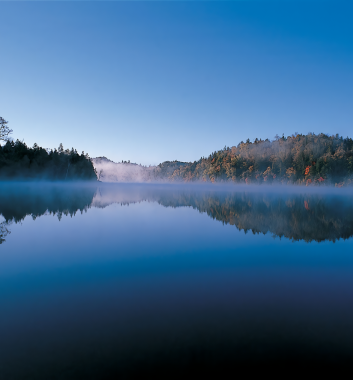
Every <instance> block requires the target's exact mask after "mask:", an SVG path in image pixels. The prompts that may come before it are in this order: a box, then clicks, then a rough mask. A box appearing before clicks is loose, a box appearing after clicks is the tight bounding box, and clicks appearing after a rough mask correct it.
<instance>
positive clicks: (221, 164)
mask: <svg viewBox="0 0 353 380" xmlns="http://www.w3.org/2000/svg"><path fill="white" fill-rule="evenodd" d="M155 175H156V178H160V179H162V178H163V179H167V180H169V181H184V182H192V181H202V182H237V183H246V184H261V183H282V184H305V185H313V184H318V185H319V184H326V183H333V184H335V185H336V186H339V187H341V186H344V185H353V140H352V139H351V138H348V137H347V138H342V137H340V136H339V135H335V136H329V135H326V134H323V133H321V134H318V135H316V134H314V133H309V134H307V135H302V134H295V135H292V136H288V137H285V136H284V135H283V136H282V137H281V138H280V137H279V136H276V138H275V140H274V141H269V140H268V139H266V140H261V139H257V138H256V139H255V141H254V142H251V141H250V140H249V139H248V140H247V141H246V142H243V141H241V142H240V143H239V144H238V145H237V146H233V147H232V148H229V147H224V148H223V149H221V150H219V151H215V152H213V153H212V154H210V155H209V156H208V157H207V158H205V157H201V158H200V159H199V160H198V161H194V162H190V163H182V162H178V161H172V162H169V161H168V162H164V163H162V164H159V165H158V167H157V168H156V170H155Z"/></svg>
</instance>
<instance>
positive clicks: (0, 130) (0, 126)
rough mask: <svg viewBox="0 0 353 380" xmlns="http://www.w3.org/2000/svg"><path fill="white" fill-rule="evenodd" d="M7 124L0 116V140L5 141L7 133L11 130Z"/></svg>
mask: <svg viewBox="0 0 353 380" xmlns="http://www.w3.org/2000/svg"><path fill="white" fill-rule="evenodd" d="M7 124H8V121H6V120H5V119H4V118H3V117H1V116H0V140H3V141H7V139H8V136H9V134H11V133H12V132H13V131H12V129H10V128H9V127H8V125H7Z"/></svg>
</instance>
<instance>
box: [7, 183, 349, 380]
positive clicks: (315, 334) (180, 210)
mask: <svg viewBox="0 0 353 380" xmlns="http://www.w3.org/2000/svg"><path fill="white" fill-rule="evenodd" d="M341 190H342V189H339V191H338V190H336V191H335V190H324V191H323V190H320V192H318V191H316V190H315V189H287V188H279V189H275V188H261V187H260V188H257V189H255V188H249V187H240V188H234V187H233V188H222V187H215V186H213V187H207V186H196V187H187V186H181V187H177V186H171V185H169V186H168V185H164V186H163V185H148V186H147V185H145V186H142V185H108V184H105V185H104V184H100V185H99V186H96V185H89V186H88V185H80V184H75V185H59V184H12V185H11V184H5V183H3V184H2V185H1V187H0V213H1V215H2V217H0V218H1V222H2V223H1V225H0V228H1V230H0V231H1V232H0V238H1V241H2V244H1V245H0V379H116V378H134V377H142V376H147V375H148V376H149V375H151V376H154V377H163V378H166V377H167V378H173V377H175V378H179V377H180V376H184V377H186V376H189V375H190V376H193V377H195V376H198V375H202V376H204V375H205V374H207V375H210V374H212V375H213V376H218V377H224V376H225V374H228V373H231V374H234V375H235V374H237V371H238V370H239V369H240V368H242V367H245V368H247V369H249V370H250V369H251V368H257V369H258V368H263V369H264V368H272V369H276V368H278V365H279V364H286V365H288V367H287V368H298V366H301V365H303V366H304V365H308V364H311V365H313V366H315V365H321V364H322V363H325V365H330V364H332V365H335V366H337V365H341V364H343V363H346V362H351V361H352V359H353V304H352V300H353V239H352V236H353V196H352V194H351V192H349V191H341ZM231 377H234V376H231Z"/></svg>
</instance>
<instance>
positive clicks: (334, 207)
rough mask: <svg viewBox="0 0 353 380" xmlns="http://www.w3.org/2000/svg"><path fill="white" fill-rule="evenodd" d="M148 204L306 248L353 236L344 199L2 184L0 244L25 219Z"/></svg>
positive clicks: (352, 217) (352, 206)
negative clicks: (198, 215) (189, 211)
mask: <svg viewBox="0 0 353 380" xmlns="http://www.w3.org/2000/svg"><path fill="white" fill-rule="evenodd" d="M260 191H261V192H260ZM146 201H147V202H157V203H159V204H160V205H162V206H164V207H192V208H194V209H195V210H198V211H199V212H201V213H206V214H207V215H208V216H209V217H211V218H212V219H214V220H217V221H220V222H222V223H224V224H230V225H234V226H235V227H236V228H237V229H238V230H242V231H244V232H245V233H247V232H248V231H251V232H252V233H253V234H259V233H261V234H267V233H272V234H273V235H274V236H278V237H280V238H282V237H285V238H288V239H291V240H293V241H298V240H304V241H306V242H311V241H317V242H321V241H325V240H328V241H336V240H338V239H348V238H350V237H352V236H353V199H352V197H351V196H349V195H347V194H346V195H344V194H340V195H337V194H336V195H332V194H331V195H329V194H324V193H321V194H317V193H316V194H314V193H307V194H305V193H296V194H293V193H292V194H289V193H287V194H281V193H279V192H278V191H277V192H275V193H274V192H272V193H271V192H269V191H265V192H264V191H262V190H260V189H259V191H252V192H251V191H240V190H237V192H235V191H218V190H217V191H213V190H207V191H205V190H203V189H201V188H199V189H197V190H196V189H195V188H192V187H177V186H169V187H168V186H152V185H151V186H142V185H141V186H139V185H133V186H131V185H119V186H117V185H100V186H99V187H98V186H96V185H77V184H76V185H74V184H61V185H59V184H51V185H50V184H40V185H39V184H21V185H14V184H11V185H10V184H9V185H6V184H5V185H4V184H2V186H1V187H0V214H2V216H3V217H4V219H5V221H4V222H2V223H0V244H1V243H3V242H4V241H5V238H6V236H7V235H8V234H9V233H10V230H9V225H10V224H11V223H19V222H21V221H23V220H24V218H25V217H26V216H28V215H30V216H32V218H33V219H36V218H37V217H40V216H42V215H45V214H51V215H56V216H57V217H58V219H59V220H61V218H62V216H63V215H70V216H71V217H73V216H74V215H76V213H77V212H78V211H80V212H81V213H82V212H84V211H87V210H88V209H89V208H90V207H99V208H105V207H107V206H109V205H110V204H112V203H119V204H121V205H126V204H129V203H137V202H146ZM151 217H153V215H151Z"/></svg>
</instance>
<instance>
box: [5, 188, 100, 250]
mask: <svg viewBox="0 0 353 380" xmlns="http://www.w3.org/2000/svg"><path fill="white" fill-rule="evenodd" d="M96 190H97V188H96V186H93V185H92V186H90V185H85V186H84V185H82V186H80V185H77V184H76V185H74V184H48V183H46V184H44V183H42V184H40V183H39V184H38V183H36V184H34V183H28V184H14V183H11V184H10V183H2V185H1V187H0V214H1V215H2V216H3V217H4V219H5V221H4V222H2V223H0V244H1V243H3V242H4V241H5V238H6V236H7V235H9V234H10V233H11V232H10V230H9V226H10V225H11V224H12V223H21V222H22V221H23V220H24V219H25V217H26V216H28V215H30V216H31V217H32V218H33V220H35V219H36V218H38V217H40V216H42V215H46V214H51V215H56V216H57V217H58V219H59V220H61V218H62V215H70V216H71V217H72V216H74V215H76V213H77V212H78V211H80V212H81V213H82V212H84V211H87V210H88V208H89V207H90V206H91V204H92V199H93V197H94V194H95V193H96Z"/></svg>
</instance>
